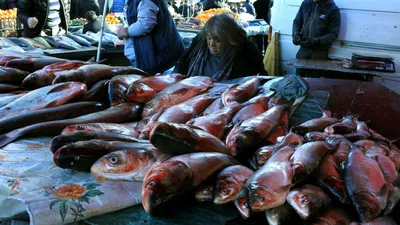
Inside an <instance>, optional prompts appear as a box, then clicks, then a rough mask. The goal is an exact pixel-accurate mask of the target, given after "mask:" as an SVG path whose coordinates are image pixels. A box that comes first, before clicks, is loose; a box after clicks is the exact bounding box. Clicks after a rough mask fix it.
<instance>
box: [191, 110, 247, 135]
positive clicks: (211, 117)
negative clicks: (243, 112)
mask: <svg viewBox="0 0 400 225" xmlns="http://www.w3.org/2000/svg"><path fill="white" fill-rule="evenodd" d="M240 108H242V106H241V105H239V104H231V105H228V106H226V107H225V108H223V109H221V110H218V111H216V112H214V113H211V114H208V115H206V116H201V117H197V118H194V119H192V120H190V121H188V122H187V123H186V124H189V125H193V126H197V127H199V128H201V129H202V130H204V131H206V132H208V133H210V134H212V135H214V136H215V137H217V138H218V139H222V137H223V136H224V134H225V133H226V132H227V130H228V128H229V126H228V125H229V122H230V121H231V119H232V117H233V115H234V114H235V113H236V112H237V111H238V110H239V109H240Z"/></svg>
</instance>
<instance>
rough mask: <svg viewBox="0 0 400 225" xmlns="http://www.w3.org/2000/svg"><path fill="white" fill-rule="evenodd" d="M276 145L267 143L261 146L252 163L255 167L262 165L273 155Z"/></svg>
mask: <svg viewBox="0 0 400 225" xmlns="http://www.w3.org/2000/svg"><path fill="white" fill-rule="evenodd" d="M273 153H274V146H273V145H267V146H264V147H261V148H259V149H258V150H257V151H256V152H255V153H254V155H253V159H252V163H253V164H254V167H255V168H257V169H258V168H260V167H262V166H263V165H264V164H265V163H266V162H267V161H268V160H269V159H270V158H271V157H272V155H273Z"/></svg>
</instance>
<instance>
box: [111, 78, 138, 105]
mask: <svg viewBox="0 0 400 225" xmlns="http://www.w3.org/2000/svg"><path fill="white" fill-rule="evenodd" d="M142 78H144V76H142V75H118V76H115V77H113V78H111V80H110V84H109V85H108V97H109V99H110V102H111V103H112V104H113V105H116V104H119V103H121V102H125V101H127V95H126V92H127V91H128V87H129V86H130V85H131V84H132V83H134V82H135V81H137V80H140V79H142Z"/></svg>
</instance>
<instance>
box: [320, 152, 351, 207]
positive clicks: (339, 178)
mask: <svg viewBox="0 0 400 225" xmlns="http://www.w3.org/2000/svg"><path fill="white" fill-rule="evenodd" d="M316 178H317V180H318V183H319V184H320V186H321V187H324V188H326V189H328V190H329V191H330V192H331V193H332V194H333V195H334V196H336V197H337V198H338V199H339V201H340V202H342V203H347V202H348V201H349V199H348V195H347V192H346V185H345V183H344V178H343V175H342V169H341V168H340V164H337V163H336V160H335V157H334V155H330V154H329V155H326V156H325V158H324V159H323V160H322V162H321V165H320V166H319V168H318V170H317V174H316Z"/></svg>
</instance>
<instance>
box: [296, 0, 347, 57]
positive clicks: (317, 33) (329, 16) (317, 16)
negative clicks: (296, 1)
mask: <svg viewBox="0 0 400 225" xmlns="http://www.w3.org/2000/svg"><path fill="white" fill-rule="evenodd" d="M339 31H340V10H339V8H338V7H337V6H336V4H335V2H334V1H333V0H321V1H320V2H318V3H316V2H313V0H304V1H303V3H302V4H301V6H300V9H299V11H298V12H297V15H296V18H295V19H294V20H293V35H294V34H295V33H296V32H297V33H299V34H300V36H301V37H302V38H318V39H319V43H317V44H315V45H314V46H312V48H313V49H320V50H328V49H329V48H330V47H331V46H332V42H333V41H334V40H336V39H337V38H338V36H339ZM303 47H304V46H303Z"/></svg>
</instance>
